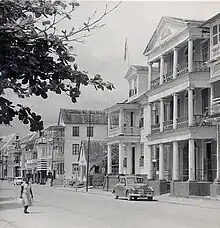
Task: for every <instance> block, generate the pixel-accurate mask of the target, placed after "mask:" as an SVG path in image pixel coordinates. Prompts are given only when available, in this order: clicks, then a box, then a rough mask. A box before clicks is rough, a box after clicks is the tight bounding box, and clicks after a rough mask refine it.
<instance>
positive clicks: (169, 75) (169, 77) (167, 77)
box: [163, 71, 173, 83]
mask: <svg viewBox="0 0 220 228" xmlns="http://www.w3.org/2000/svg"><path fill="white" fill-rule="evenodd" d="M172 80H173V71H169V72H167V73H166V74H165V75H164V76H163V83H167V82H170V81H172Z"/></svg>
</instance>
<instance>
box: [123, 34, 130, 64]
mask: <svg viewBox="0 0 220 228" xmlns="http://www.w3.org/2000/svg"><path fill="white" fill-rule="evenodd" d="M126 60H127V63H128V66H129V52H128V38H127V37H126V38H125V46H124V61H125V62H126Z"/></svg>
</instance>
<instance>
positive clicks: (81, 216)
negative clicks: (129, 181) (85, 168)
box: [0, 182, 220, 228]
mask: <svg viewBox="0 0 220 228" xmlns="http://www.w3.org/2000/svg"><path fill="white" fill-rule="evenodd" d="M19 192H20V187H19V186H13V185H12V184H10V183H7V182H3V183H1V184H0V227H1V228H30V227H31V228H35V227H40V228H60V227H65V228H72V227H77V228H103V227H108V228H122V227H126V228H136V227H139V228H141V227H155V228H157V227H163V228H165V227H169V228H174V227H175V228H183V227H188V228H190V227H193V228H196V227H200V228H203V227H204V228H207V227H212V228H214V227H220V217H219V212H220V205H219V202H218V201H211V200H202V201H201V200H197V199H193V200H192V199H191V200H190V199H175V198H173V197H169V198H172V199H170V201H169V200H165V199H167V198H168V197H157V198H156V199H157V200H155V201H152V202H148V201H127V200H115V199H114V198H113V197H111V196H109V195H98V194H86V193H81V192H73V191H66V190H57V189H53V188H51V187H46V186H38V185H33V192H34V206H33V207H31V208H29V211H30V214H28V215H25V214H23V211H22V210H23V209H22V207H21V205H19V204H18V200H17V197H18V196H19ZM184 204H185V205H184Z"/></svg>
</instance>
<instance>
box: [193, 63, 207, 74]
mask: <svg viewBox="0 0 220 228" xmlns="http://www.w3.org/2000/svg"><path fill="white" fill-rule="evenodd" d="M193 68H194V71H195V72H209V71H210V68H209V67H208V66H207V64H206V62H205V61H194V62H193Z"/></svg>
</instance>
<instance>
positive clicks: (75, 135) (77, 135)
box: [72, 126, 79, 137]
mask: <svg viewBox="0 0 220 228" xmlns="http://www.w3.org/2000/svg"><path fill="white" fill-rule="evenodd" d="M74 129H77V130H76V132H77V131H78V132H77V134H74V132H75V131H74ZM72 136H73V137H79V126H73V128H72Z"/></svg>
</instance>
